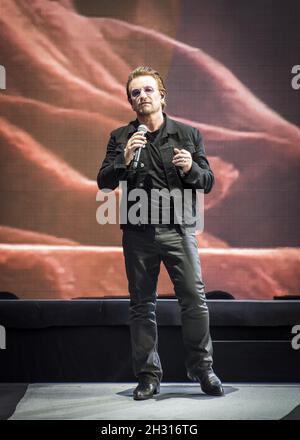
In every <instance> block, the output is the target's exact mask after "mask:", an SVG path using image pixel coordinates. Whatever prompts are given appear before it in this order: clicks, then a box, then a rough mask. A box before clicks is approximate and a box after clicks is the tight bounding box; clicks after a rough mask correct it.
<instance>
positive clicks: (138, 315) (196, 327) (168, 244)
mask: <svg viewBox="0 0 300 440" xmlns="http://www.w3.org/2000/svg"><path fill="white" fill-rule="evenodd" d="M122 244H123V251H124V257H125V265H126V273H127V278H128V286H129V287H128V288H129V294H130V336H131V347H132V360H133V371H134V374H135V376H136V377H137V378H138V377H139V376H141V375H146V376H149V377H152V378H153V376H154V379H155V380H157V381H161V379H162V376H163V370H162V366H161V363H160V359H159V355H158V352H157V348H158V346H157V323H156V314H155V310H156V299H157V291H156V288H157V281H158V275H159V270H160V263H161V261H162V262H163V263H164V265H165V267H166V269H167V271H168V274H169V276H170V278H171V280H172V283H173V285H174V291H175V295H176V297H177V298H178V301H179V305H180V307H181V321H182V336H183V342H184V346H185V350H186V362H185V366H186V369H187V374H188V377H190V378H192V376H193V374H197V371H199V370H202V369H206V368H210V367H211V365H212V341H211V337H210V332H209V313H208V308H207V305H206V302H205V300H206V298H205V294H204V284H203V282H202V275H201V268H200V261H199V255H198V247H197V240H196V237H195V233H192V232H191V233H189V232H186V234H182V233H181V232H180V231H179V230H178V228H177V227H172V226H167V227H166V226H155V227H150V228H147V229H146V230H145V231H133V230H124V231H123V243H122Z"/></svg>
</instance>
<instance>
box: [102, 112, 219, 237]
mask: <svg viewBox="0 0 300 440" xmlns="http://www.w3.org/2000/svg"><path fill="white" fill-rule="evenodd" d="M165 117H166V124H165V127H164V130H163V133H162V135H161V137H160V145H159V148H160V151H161V157H162V162H163V166H164V169H165V173H166V178H167V182H168V189H169V190H170V191H172V190H175V189H179V190H180V191H183V190H184V189H188V188H190V189H193V190H197V189H199V190H203V192H204V193H205V194H206V193H209V192H210V191H211V189H212V186H213V184H214V174H213V172H212V170H211V168H210V166H209V162H208V160H207V158H206V154H205V149H204V145H203V142H202V136H201V134H200V132H199V130H197V129H196V128H194V127H191V126H190V125H187V124H183V123H181V122H177V121H175V120H173V119H171V118H169V117H168V116H167V115H165ZM138 125H139V122H138V120H137V119H136V120H135V121H131V122H130V123H129V124H128V125H126V126H124V127H120V128H117V129H116V130H113V131H112V132H111V136H110V139H109V142H108V145H107V151H106V156H105V159H104V161H103V163H102V166H101V168H100V170H99V172H98V176H97V183H98V187H99V189H101V190H106V191H112V190H114V189H115V188H117V187H118V185H119V182H120V181H126V182H127V189H128V191H130V190H131V189H134V188H142V187H143V182H144V179H145V176H146V175H147V173H148V162H147V154H146V153H145V150H144V149H142V151H141V156H140V161H139V166H138V168H137V169H136V170H133V169H132V167H130V165H129V166H128V167H127V166H126V164H125V159H124V149H125V147H126V144H127V142H128V139H130V137H131V136H132V135H133V133H135V132H136V130H137V127H138ZM175 147H177V148H179V149H180V148H184V149H186V150H188V151H189V152H190V153H191V155H192V158H193V164H192V168H191V170H190V171H189V172H188V173H187V174H185V175H183V173H182V172H181V171H180V170H179V168H178V167H175V166H174V165H173V164H172V159H173V155H174V148H175ZM128 209H129V207H128ZM194 209H195V194H194V197H193V210H194ZM124 227H125V225H121V228H124ZM135 228H136V229H143V228H144V225H143V224H141V223H140V224H138V225H135ZM181 229H182V230H184V229H185V226H184V221H183V225H182V226H181Z"/></svg>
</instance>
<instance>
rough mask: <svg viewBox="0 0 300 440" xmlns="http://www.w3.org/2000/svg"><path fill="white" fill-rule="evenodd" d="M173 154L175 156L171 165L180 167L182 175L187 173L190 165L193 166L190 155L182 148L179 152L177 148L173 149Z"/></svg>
mask: <svg viewBox="0 0 300 440" xmlns="http://www.w3.org/2000/svg"><path fill="white" fill-rule="evenodd" d="M174 153H175V154H174V157H173V160H172V163H173V164H174V165H175V166H176V167H181V169H182V171H183V172H184V173H188V172H189V171H190V169H191V168H192V164H193V159H192V155H191V153H190V152H189V151H187V150H185V149H184V148H182V149H181V150H179V148H174Z"/></svg>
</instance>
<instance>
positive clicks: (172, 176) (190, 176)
mask: <svg viewBox="0 0 300 440" xmlns="http://www.w3.org/2000/svg"><path fill="white" fill-rule="evenodd" d="M127 97H128V101H129V102H130V104H131V106H132V109H133V110H134V111H135V112H136V115H137V119H136V120H135V121H132V122H130V123H129V124H128V125H127V126H124V127H120V128H118V129H116V130H114V131H112V133H111V137H110V140H109V143H108V146H107V152H106V157H105V159H104V161H103V164H102V166H101V168H100V171H99V173H98V177H97V182H98V186H99V188H100V189H103V190H104V189H106V190H114V189H115V188H116V187H117V186H118V185H119V183H120V182H126V184H127V188H128V194H130V191H132V190H137V189H139V190H144V191H145V193H146V194H147V195H148V199H147V203H146V204H145V203H139V208H140V211H141V212H143V213H144V214H143V215H142V220H141V219H139V221H138V222H137V221H130V220H129V221H128V217H127V218H126V220H127V221H126V222H124V224H122V225H121V228H122V229H123V239H122V244H123V251H124V257H125V266H126V273H127V278H128V286H129V294H130V334H131V346H132V360H133V370H134V374H135V376H136V377H137V379H138V386H137V387H136V388H135V390H134V393H133V395H134V399H135V400H144V399H149V398H151V397H153V395H154V394H158V393H159V391H160V382H161V380H162V375H163V371H162V366H161V363H160V359H159V355H158V352H157V324H156V314H155V310H156V299H157V292H156V287H157V280H158V275H159V270H160V263H161V261H162V262H163V263H164V265H165V267H166V269H167V271H168V273H169V276H170V278H171V281H172V283H173V285H174V291H175V294H176V296H177V298H178V301H179V304H180V307H181V320H182V336H183V342H184V346H185V350H186V362H185V365H186V369H187V375H188V377H189V378H190V379H191V380H193V381H198V382H199V383H200V385H201V388H202V390H203V391H204V392H205V393H207V394H210V395H214V396H221V395H223V394H224V390H223V387H222V384H221V381H220V380H219V378H218V377H217V376H216V375H215V373H214V371H213V369H212V362H213V360H212V341H211V337H210V332H209V313H208V308H207V305H206V298H205V293H204V284H203V281H202V275H201V268H200V261H199V256H198V246H197V240H196V237H195V232H194V229H193V227H191V225H190V224H189V222H187V219H186V218H185V216H183V218H181V221H179V220H178V215H177V213H178V210H177V209H176V207H175V203H174V198H173V196H171V192H172V191H173V192H174V190H175V193H176V191H177V195H178V193H179V194H183V193H184V190H186V189H189V190H190V191H192V192H193V197H192V210H193V211H195V204H196V201H195V192H196V191H197V190H202V191H203V192H204V193H208V192H210V190H211V188H212V186H213V183H214V175H213V172H212V170H211V169H210V166H209V163H208V160H207V158H206V155H205V150H204V146H203V143H202V137H201V135H200V132H199V131H198V130H197V129H195V128H193V127H191V126H189V125H186V124H182V123H179V122H177V121H175V120H173V119H171V118H169V117H168V116H167V115H166V114H165V113H164V112H163V110H164V108H165V106H166V88H165V86H164V82H163V79H162V78H161V76H160V74H159V73H158V72H156V71H155V70H153V69H152V68H150V67H138V68H136V69H135V70H134V71H132V72H131V73H130V75H129V77H128V81H127ZM141 125H142V126H144V127H141ZM145 132H146V133H145ZM155 191H157V192H159V194H160V195H161V197H159V198H157V197H155V196H154V195H153V194H155ZM128 194H126V207H127V214H129V211H130V208H132V198H131V202H130V197H128ZM127 197H128V198H127ZM175 198H176V197H175ZM182 200H183V198H182ZM166 201H168V202H169V205H168V207H169V208H168V210H167V212H166V208H165V207H166V204H165V202H166ZM145 205H147V206H145ZM129 217H130V215H129ZM166 218H167V220H166Z"/></svg>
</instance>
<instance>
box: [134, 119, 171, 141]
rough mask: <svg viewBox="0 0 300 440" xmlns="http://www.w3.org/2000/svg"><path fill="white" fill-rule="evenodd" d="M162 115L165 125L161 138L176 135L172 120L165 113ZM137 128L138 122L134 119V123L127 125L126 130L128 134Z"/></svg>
mask: <svg viewBox="0 0 300 440" xmlns="http://www.w3.org/2000/svg"><path fill="white" fill-rule="evenodd" d="M163 115H164V119H165V123H164V127H163V130H162V137H167V136H168V134H174V133H177V128H176V125H175V123H174V121H173V119H170V118H169V116H168V115H167V114H166V113H163ZM138 126H139V120H138V119H137V118H136V119H135V120H134V121H131V122H130V123H129V128H128V131H129V133H133V132H135V131H136V130H137V128H138Z"/></svg>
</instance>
